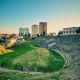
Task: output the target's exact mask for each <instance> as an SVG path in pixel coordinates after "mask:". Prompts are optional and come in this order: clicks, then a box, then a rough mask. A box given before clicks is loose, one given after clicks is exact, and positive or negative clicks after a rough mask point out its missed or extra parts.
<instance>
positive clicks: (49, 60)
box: [0, 41, 64, 72]
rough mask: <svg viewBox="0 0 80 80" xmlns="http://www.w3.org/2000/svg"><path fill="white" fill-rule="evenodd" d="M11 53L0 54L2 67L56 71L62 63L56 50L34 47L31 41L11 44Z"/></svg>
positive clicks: (62, 60)
mask: <svg viewBox="0 0 80 80" xmlns="http://www.w3.org/2000/svg"><path fill="white" fill-rule="evenodd" d="M12 50H13V51H14V52H13V53H8V54H4V55H1V56H0V63H1V64H2V66H3V67H7V68H12V69H18V70H23V66H24V67H27V68H28V70H31V71H32V70H33V71H34V70H35V68H36V69H37V71H43V72H47V71H49V72H52V71H57V70H59V69H60V68H62V66H63V65H64V59H63V58H62V57H61V56H60V55H59V54H58V53H56V52H52V51H48V50H47V49H45V48H39V47H35V46H34V45H33V43H32V42H30V41H27V42H25V43H24V44H21V45H18V46H13V47H12Z"/></svg>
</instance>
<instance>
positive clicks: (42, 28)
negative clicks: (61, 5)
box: [39, 22, 47, 34]
mask: <svg viewBox="0 0 80 80" xmlns="http://www.w3.org/2000/svg"><path fill="white" fill-rule="evenodd" d="M46 33H47V22H40V23H39V34H46Z"/></svg>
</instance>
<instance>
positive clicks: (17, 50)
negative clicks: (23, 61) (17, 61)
mask: <svg viewBox="0 0 80 80" xmlns="http://www.w3.org/2000/svg"><path fill="white" fill-rule="evenodd" d="M31 44H32V43H31V42H27V43H23V44H21V45H18V46H13V47H12V48H11V49H12V50H13V51H14V52H12V53H8V54H4V55H0V63H1V65H2V66H3V67H9V66H11V63H12V61H13V59H14V58H16V57H18V56H20V55H22V54H24V53H25V52H28V51H30V50H32V49H33V48H32V46H31Z"/></svg>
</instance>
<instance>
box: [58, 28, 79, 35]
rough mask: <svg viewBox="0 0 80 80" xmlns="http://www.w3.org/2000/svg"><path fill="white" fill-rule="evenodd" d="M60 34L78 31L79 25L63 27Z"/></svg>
mask: <svg viewBox="0 0 80 80" xmlns="http://www.w3.org/2000/svg"><path fill="white" fill-rule="evenodd" d="M59 33H60V35H74V34H79V33H80V27H69V28H63V30H61V31H60V32H59Z"/></svg>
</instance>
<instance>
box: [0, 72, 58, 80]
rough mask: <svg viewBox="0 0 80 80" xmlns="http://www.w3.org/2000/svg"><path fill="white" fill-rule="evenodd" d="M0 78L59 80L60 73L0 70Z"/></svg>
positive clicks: (7, 79)
mask: <svg viewBox="0 0 80 80" xmlns="http://www.w3.org/2000/svg"><path fill="white" fill-rule="evenodd" d="M0 80H59V73H55V74H54V73H45V74H37V75H36V74H29V73H18V72H0Z"/></svg>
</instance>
